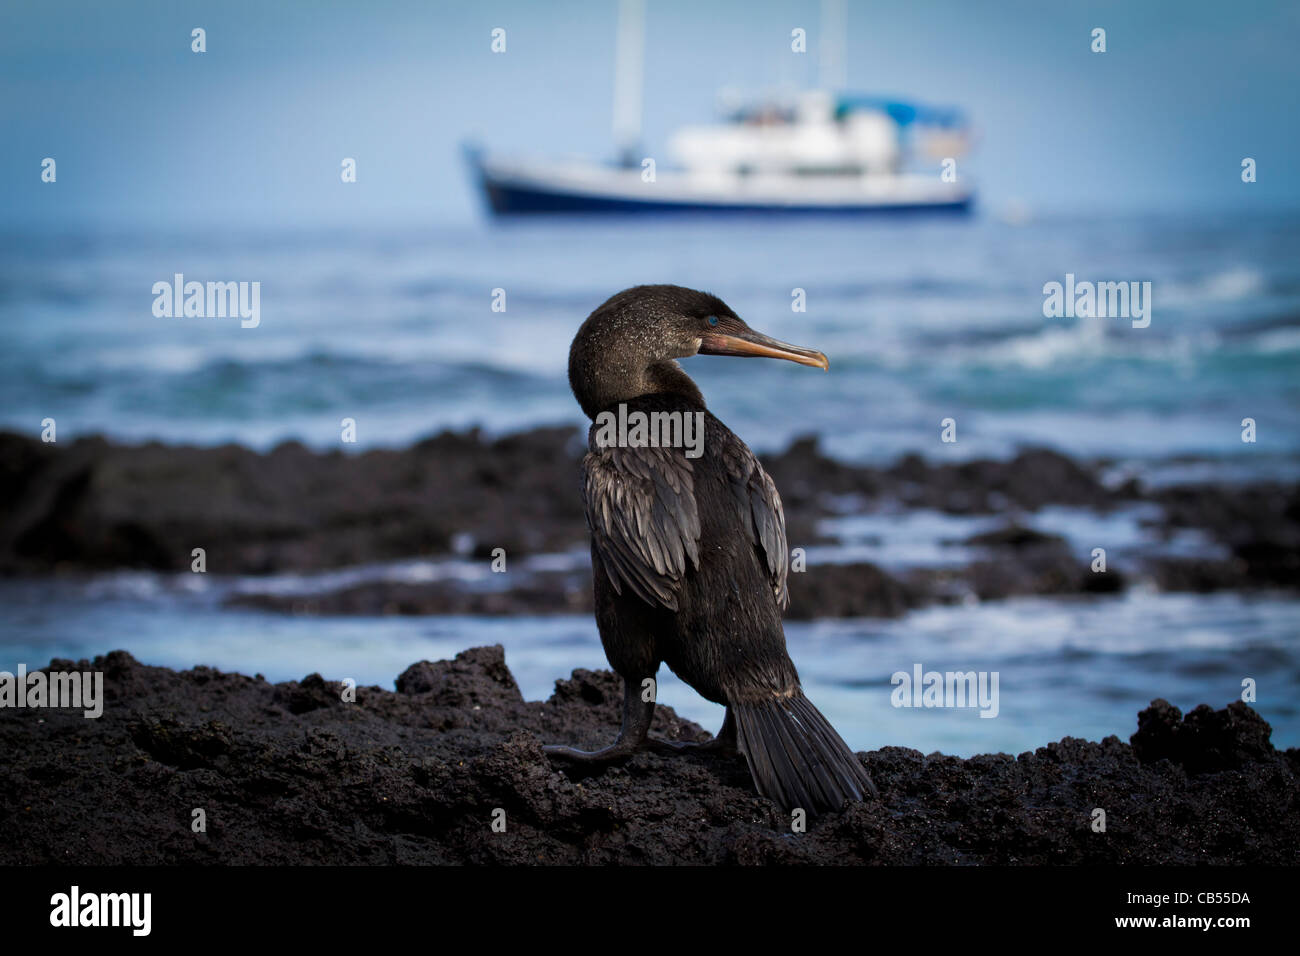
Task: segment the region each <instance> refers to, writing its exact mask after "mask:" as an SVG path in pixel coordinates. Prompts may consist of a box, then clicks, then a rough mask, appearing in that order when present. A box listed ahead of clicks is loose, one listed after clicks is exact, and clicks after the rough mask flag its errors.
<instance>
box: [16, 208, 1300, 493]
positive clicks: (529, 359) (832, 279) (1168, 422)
mask: <svg viewBox="0 0 1300 956" xmlns="http://www.w3.org/2000/svg"><path fill="white" fill-rule="evenodd" d="M178 272H179V273H182V274H183V275H184V276H185V277H186V279H187V280H198V281H232V280H233V281H247V282H253V281H257V282H260V283H261V287H260V288H261V303H260V304H261V318H260V325H258V327H256V328H242V327H241V326H240V323H239V321H238V320H236V319H230V318H225V319H220V318H155V317H154V315H153V312H152V305H153V300H154V295H153V293H152V287H153V284H154V283H155V282H158V281H166V282H170V281H171V280H172V277H173V275H174V274H175V273H178ZM1066 274H1073V275H1074V276H1076V278H1077V279H1078V280H1085V279H1086V280H1092V281H1139V282H1143V281H1145V282H1150V283H1151V289H1152V292H1151V296H1152V312H1151V323H1150V326H1149V327H1148V328H1145V329H1135V328H1133V327H1132V325H1131V322H1129V321H1127V320H1123V319H1046V318H1044V316H1043V301H1044V294H1043V291H1042V290H1043V285H1044V283H1047V282H1051V281H1057V282H1063V281H1064V280H1065V276H1066ZM643 282H675V283H678V284H682V285H689V286H694V287H698V288H706V289H709V290H711V291H713V292H715V293H717V294H718V295H720V296H721V297H722V298H723V299H725V300H726V301H727V302H728V303H729V304H730V305H731V306H732V307H733V308H734V309H735V310H736V311H737V312H738V313H739V314H740V315H741V316H742V317H744V318H745V319H747V320H748V321H749V323H750V324H751V325H753V326H754V327H755V328H758V329H760V330H762V331H765V332H768V333H769V334H772V335H775V336H777V337H778V338H783V339H786V340H788V341H792V342H795V343H798V344H804V345H809V346H813V347H816V348H819V349H821V350H822V351H824V352H825V353H826V354H827V355H828V356H830V359H831V370H830V372H829V373H821V372H819V371H816V370H813V369H808V368H804V367H801V366H795V365H793V364H789V363H778V362H758V361H756V360H752V359H751V360H744V361H741V360H736V359H728V358H718V357H697V358H695V359H692V360H689V361H688V362H687V363H686V366H687V369H688V371H689V372H690V373H691V374H692V375H693V376H695V377H696V379H697V380H698V381H699V382H700V384H701V386H702V388H703V390H704V393H705V396H706V398H707V399H708V400H709V403H710V407H712V408H713V409H714V410H715V411H716V412H717V413H718V414H719V415H720V416H721V417H722V418H723V420H724V421H726V422H728V424H730V425H731V426H732V427H733V429H734V430H736V431H737V432H738V433H739V434H740V435H741V436H742V437H743V438H745V439H746V440H747V441H748V442H749V443H750V444H751V445H752V446H753V447H755V448H758V449H763V450H767V449H776V448H780V447H782V446H784V445H785V444H786V443H787V442H788V441H789V440H790V439H791V438H792V437H793V436H796V435H800V434H808V433H815V434H818V435H820V436H821V437H822V438H823V440H824V442H825V444H826V446H827V447H828V448H829V449H830V450H831V451H832V452H834V453H836V454H838V455H842V456H845V457H850V458H854V459H858V460H876V461H888V460H892V459H893V458H895V457H896V456H897V455H899V454H900V453H903V452H906V451H916V452H919V453H921V454H926V455H929V456H931V457H939V456H944V457H971V456H979V455H1006V454H1009V453H1010V452H1011V451H1013V450H1014V448H1015V447H1016V446H1017V445H1020V444H1025V443H1033V444H1043V445H1050V446H1054V447H1058V448H1060V449H1061V450H1063V451H1065V452H1067V453H1069V454H1073V455H1083V456H1107V457H1114V458H1119V459H1123V460H1126V461H1128V460H1132V461H1134V462H1137V463H1144V464H1151V463H1158V462H1168V460H1169V459H1171V458H1176V457H1178V456H1197V457H1200V458H1205V459H1208V460H1211V461H1213V462H1214V463H1215V465H1216V466H1217V471H1212V473H1223V474H1225V475H1226V474H1232V473H1237V472H1243V471H1244V472H1245V473H1247V474H1249V473H1255V472H1262V471H1266V470H1268V469H1283V470H1285V471H1286V472H1287V473H1288V474H1291V473H1294V469H1295V460H1296V455H1297V452H1298V451H1300V417H1298V416H1297V414H1296V408H1297V407H1298V405H1300V402H1298V401H1297V400H1298V399H1300V376H1297V374H1296V373H1297V371H1298V370H1300V220H1296V219H1286V218H1278V219H1268V220H1264V221H1260V220H1259V219H1258V218H1255V219H1250V220H1246V219H1242V220H1231V219H1220V218H1203V219H1190V220H1186V219H1162V220H1147V219H1113V220H1106V219H1077V220H1071V219H1054V220H1047V221H1043V222H1036V223H1030V224H1027V225H1020V226H1016V225H1009V224H1005V223H1002V222H999V221H997V220H994V219H990V218H987V217H974V218H971V219H958V220H928V221H927V220H918V221H911V222H857V223H854V222H847V221H825V220H816V219H812V220H801V221H795V222H791V223H785V224H775V223H772V222H771V221H765V220H739V221H731V222H725V221H724V222H709V221H705V220H697V221H686V222H680V221H678V222H668V221H658V222H644V223H642V222H635V221H626V220H625V221H622V222H621V223H620V222H613V221H610V222H603V221H599V220H595V221H592V220H568V221H559V222H556V221H546V222H523V223H518V224H510V225H503V226H502V225H498V226H490V225H486V224H484V225H465V226H461V227H430V228H428V229H426V230H422V231H411V230H409V229H407V230H405V231H392V232H380V231H372V232H369V233H358V232H324V233H322V232H317V233H305V232H285V233H283V234H278V235H253V236H249V235H239V234H231V233H217V234H212V233H200V232H195V233H176V234H156V233H155V234H150V233H135V234H133V233H129V232H126V233H99V234H93V233H83V234H68V233H63V234H51V235H48V236H35V237H33V236H30V235H24V236H21V237H18V236H10V237H9V238H7V239H5V240H3V245H0V327H2V328H3V329H4V336H5V344H6V348H5V349H4V350H3V352H2V353H0V424H3V425H7V426H10V427H13V428H17V429H19V430H21V431H26V432H29V433H34V432H35V431H36V430H37V429H38V428H39V422H40V421H41V419H43V418H45V417H54V418H55V419H56V420H57V421H58V422H59V434H60V437H61V438H63V437H64V436H67V437H72V436H75V435H80V434H90V433H96V432H101V433H107V434H111V435H115V436H120V437H124V438H133V439H145V438H159V439H163V440H168V441H197V442H203V443H210V442H220V441H239V442H244V443H247V444H251V445H255V446H258V447H266V446H269V445H272V444H274V443H275V442H278V441H281V440H283V439H286V438H297V439H300V440H303V441H305V442H307V443H309V444H312V445H316V446H333V447H337V446H338V441H339V431H340V426H339V421H340V420H341V419H342V418H344V417H351V418H355V419H356V421H357V425H358V427H357V437H358V443H359V444H360V445H375V444H380V445H402V444H405V443H408V442H410V441H412V440H413V439H416V438H419V437H421V436H423V435H426V434H428V433H430V432H432V431H436V430H438V429H441V428H445V427H465V426H469V425H474V424H478V425H482V426H484V427H485V428H487V429H489V430H491V431H493V432H505V431H512V430H516V429H519V428H522V427H527V426H529V425H534V424H539V423H554V422H573V423H575V424H577V423H580V422H581V421H582V419H581V416H580V413H579V411H578V408H577V406H576V405H575V403H574V402H573V399H572V396H571V395H570V394H569V391H568V385H567V381H566V377H565V370H566V363H567V357H568V347H569V342H570V340H571V339H572V336H573V333H574V331H575V330H576V329H577V327H578V325H579V324H580V323H581V321H582V320H583V319H584V318H585V317H586V316H587V314H588V313H589V312H590V311H591V310H592V309H593V308H595V307H596V306H597V305H599V304H600V303H601V302H602V301H603V300H604V299H605V298H606V297H607V296H609V295H610V294H612V293H613V292H615V291H618V290H619V289H622V288H625V287H626V286H629V285H634V284H637V283H643ZM495 289H500V290H504V304H505V311H493V310H492V305H493V301H494V293H493V290H495ZM796 289H802V290H804V293H805V299H806V311H804V312H795V311H793V310H792V301H793V295H794V292H793V290H796ZM947 417H952V418H954V419H956V421H957V423H958V441H957V442H956V444H943V443H941V442H940V440H939V432H940V421H941V420H942V419H944V418H947ZM1246 417H1251V418H1254V419H1256V421H1257V422H1258V423H1259V426H1258V432H1259V440H1258V442H1257V443H1255V444H1253V445H1243V443H1242V442H1241V440H1240V431H1241V427H1240V422H1241V419H1242V418H1246Z"/></svg>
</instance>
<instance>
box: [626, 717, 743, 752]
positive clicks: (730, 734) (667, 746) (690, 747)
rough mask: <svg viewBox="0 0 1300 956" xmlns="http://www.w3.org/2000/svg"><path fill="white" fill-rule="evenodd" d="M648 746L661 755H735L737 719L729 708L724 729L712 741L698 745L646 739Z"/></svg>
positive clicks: (723, 723) (687, 742) (654, 738)
mask: <svg viewBox="0 0 1300 956" xmlns="http://www.w3.org/2000/svg"><path fill="white" fill-rule="evenodd" d="M646 746H648V747H650V748H651V749H653V750H655V751H658V752H659V753H673V754H679V753H728V754H730V753H735V752H736V719H735V717H734V716H732V713H731V708H730V707H728V708H727V716H726V718H724V719H723V721H722V727H721V728H720V729H719V730H718V735H717V736H716V737H714V738H713V739H712V740H706V741H704V742H703V743H696V742H695V741H693V740H660V739H658V738H657V737H649V738H647V739H646Z"/></svg>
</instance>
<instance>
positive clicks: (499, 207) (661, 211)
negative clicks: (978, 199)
mask: <svg viewBox="0 0 1300 956" xmlns="http://www.w3.org/2000/svg"><path fill="white" fill-rule="evenodd" d="M482 184H483V191H484V193H485V194H486V196H487V201H488V205H489V207H490V208H491V210H492V212H493V213H495V214H496V215H498V216H514V215H529V214H533V213H617V214H619V215H627V214H643V215H646V214H649V215H668V214H681V213H709V214H717V213H748V214H755V213H764V214H767V213H798V214H803V215H855V216H858V215H882V214H884V215H892V214H899V213H906V214H909V215H916V214H918V213H946V214H952V213H957V214H962V213H967V212H969V211H970V207H971V200H970V199H969V198H966V199H962V200H958V201H956V202H949V203H913V204H909V205H880V206H856V205H845V206H806V205H805V206H800V205H789V206H774V205H768V204H764V203H748V204H735V203H710V202H673V201H664V202H655V201H641V200H635V199H617V198H611V197H605V196H583V195H576V194H573V193H563V192H551V191H547V190H542V189H533V188H530V187H526V186H514V185H509V184H506V183H501V182H494V181H492V180H490V179H488V178H487V177H484V178H483V179H482Z"/></svg>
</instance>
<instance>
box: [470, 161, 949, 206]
mask: <svg viewBox="0 0 1300 956" xmlns="http://www.w3.org/2000/svg"><path fill="white" fill-rule="evenodd" d="M471 164H472V166H473V169H474V171H475V174H476V176H477V178H478V180H479V184H480V187H481V189H482V192H483V196H484V198H485V200H486V202H487V206H488V209H489V210H490V211H491V212H492V213H493V214H494V215H498V216H524V215H539V214H580V215H581V214H598V215H611V214H612V215H624V216H626V215H681V214H692V213H695V214H708V215H719V214H738V215H758V214H795V215H818V216H825V215H836V216H845V215H850V216H863V215H872V216H891V215H906V216H915V215H922V214H939V215H945V214H946V215H953V214H956V215H962V214H966V213H968V212H970V210H971V207H972V205H973V203H974V197H973V196H972V195H971V194H970V193H969V192H966V191H959V190H956V189H947V188H942V187H939V188H931V187H929V186H928V184H927V185H926V186H925V187H921V188H918V186H917V183H916V180H915V179H910V180H904V179H903V178H901V177H900V178H898V181H897V183H891V182H889V181H888V180H886V181H884V182H879V183H875V184H874V187H875V188H873V189H870V190H859V189H854V188H824V186H825V184H821V183H818V184H814V185H815V186H816V187H819V188H816V189H813V190H805V191H804V192H805V194H804V195H799V194H798V192H799V191H798V190H789V191H783V190H782V189H780V188H779V184H778V187H774V188H758V189H737V188H727V187H726V185H724V184H716V183H699V182H695V181H691V180H690V179H689V178H688V177H685V176H683V175H681V174H676V173H667V174H664V175H663V176H661V177H660V180H659V182H657V183H645V182H643V181H642V179H641V177H640V171H639V170H613V169H607V168H604V167H588V168H583V167H550V168H548V167H544V166H543V167H531V168H530V167H519V166H515V167H503V166H497V165H494V164H492V163H489V162H486V161H484V160H482V159H481V158H479V157H476V156H471ZM769 186H770V184H769Z"/></svg>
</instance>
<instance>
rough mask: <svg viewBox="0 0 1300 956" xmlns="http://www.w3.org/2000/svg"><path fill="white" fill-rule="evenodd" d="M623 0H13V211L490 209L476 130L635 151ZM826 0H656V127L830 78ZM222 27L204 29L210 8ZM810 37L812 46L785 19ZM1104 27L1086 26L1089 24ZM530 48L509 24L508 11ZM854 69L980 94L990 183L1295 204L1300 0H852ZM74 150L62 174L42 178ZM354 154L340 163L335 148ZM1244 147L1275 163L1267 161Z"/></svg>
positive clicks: (1, 26) (1047, 199) (197, 216)
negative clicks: (621, 97)
mask: <svg viewBox="0 0 1300 956" xmlns="http://www.w3.org/2000/svg"><path fill="white" fill-rule="evenodd" d="M615 11H616V8H615V5H614V3H613V2H529V3H492V2H474V3H443V2H428V0H426V2H419V3H385V2H375V3H364V4H353V3H333V2H311V3H309V2H275V3H267V2H264V0H254V2H230V0H223V2H219V3H206V2H175V0H167V2H123V3H111V4H106V3H102V2H97V0H96V2H61V0H41V2H9V3H6V4H4V5H3V8H2V9H0V120H2V122H0V128H2V129H3V137H4V149H3V151H2V152H0V174H2V175H0V182H2V183H3V185H2V186H0V189H2V190H3V194H2V195H0V198H2V200H3V201H2V202H0V205H2V206H3V208H4V210H5V214H4V215H5V219H6V222H5V223H4V225H9V226H19V227H22V226H25V225H29V224H34V223H49V224H63V223H68V224H75V223H78V222H81V221H91V222H96V223H105V224H122V225H129V224H137V223H140V224H156V223H160V222H162V223H177V224H182V225H183V224H186V223H204V222H214V223H217V222H222V223H224V222H237V223H243V224H246V225H249V226H254V227H258V228H262V227H273V226H287V227H293V226H296V225H303V226H310V225H317V224H332V223H344V224H346V223H357V224H364V223H370V222H390V221H393V222H411V223H424V222H447V221H464V220H470V219H473V218H476V217H477V216H479V215H480V213H479V209H478V203H477V197H476V196H475V195H474V194H473V192H472V190H471V188H470V183H469V180H468V177H467V175H466V172H465V169H464V164H463V161H462V158H461V156H460V152H459V145H460V143H461V142H462V141H464V140H466V139H474V140H477V141H479V142H481V143H483V144H485V145H486V146H488V147H492V148H498V149H504V150H509V151H515V152H518V151H529V152H537V153H543V154H550V153H580V154H588V155H592V156H608V155H610V154H611V153H612V143H611V137H610V114H611V101H612V92H613V90H612V87H613V84H612V77H613V39H614V24H615ZM819 21H820V4H819V3H817V2H811V3H798V2H770V0H748V2H700V0H696V2H681V0H647V52H646V86H645V140H646V152H647V154H649V155H655V154H656V152H660V153H662V151H663V147H664V145H665V142H666V140H667V137H668V135H669V133H670V132H671V131H672V130H673V129H674V128H675V127H676V126H678V125H680V124H683V123H688V122H700V121H707V120H708V119H710V118H711V116H712V115H713V109H714V105H715V95H716V93H717V91H718V89H719V88H721V87H723V86H734V87H741V88H745V89H750V90H763V89H772V88H775V87H778V86H786V87H792V86H793V87H801V86H808V85H811V84H812V83H813V82H815V80H816V66H817V56H816V49H817V41H818V36H817V31H818V29H819ZM195 26H201V27H204V28H205V29H206V30H207V42H208V52H207V53H205V54H202V55H199V54H194V53H191V52H190V30H191V29H192V28H193V27H195ZM796 26H801V27H804V28H805V29H806V30H807V31H808V35H809V42H810V52H809V54H808V55H805V56H802V57H801V56H797V55H796V54H793V53H791V52H790V44H789V37H790V30H791V29H792V28H794V27H796ZM1098 26H1100V27H1103V28H1105V29H1106V31H1107V45H1108V51H1107V52H1106V53H1105V54H1094V53H1092V52H1091V51H1090V49H1089V43H1090V32H1091V30H1092V28H1094V27H1098ZM493 27H503V28H505V29H506V31H507V43H508V50H507V52H506V53H505V54H503V55H495V54H492V53H491V52H490V50H489V40H490V31H491V30H492V28H493ZM848 29H849V35H848V42H847V45H848V66H847V73H848V81H849V82H848V85H849V87H851V88H853V89H856V90H861V91H867V92H880V93H887V94H893V95H901V96H906V97H913V98H917V99H921V100H926V101H933V102H936V103H940V104H952V105H956V106H960V107H962V108H963V109H965V110H966V112H967V113H968V115H969V116H970V117H971V119H972V121H973V122H974V124H975V126H976V128H977V130H978V132H979V136H980V141H979V147H978V149H977V151H976V153H975V155H974V156H973V157H972V158H971V160H970V163H969V165H968V167H967V168H966V170H965V171H966V172H968V173H970V174H971V175H973V176H974V177H975V178H976V180H977V182H978V183H979V186H980V189H981V199H982V200H983V202H984V204H985V206H986V207H991V208H994V209H996V208H999V207H1000V206H1003V205H1005V204H1008V203H1011V202H1013V201H1020V202H1025V203H1028V204H1029V206H1030V207H1031V208H1034V209H1038V210H1071V211H1074V210H1082V211H1088V210H1094V211H1099V212H1109V211H1116V210H1118V211H1139V212H1140V211H1144V210H1148V209H1160V210H1188V209H1196V208H1243V207H1244V208H1256V209H1259V208H1279V207H1296V206H1300V178H1298V177H1296V176H1295V175H1294V174H1293V173H1292V172H1291V167H1292V164H1293V162H1294V159H1295V157H1296V156H1297V155H1300V123H1298V122H1297V115H1298V110H1297V106H1298V105H1300V104H1298V103H1297V99H1298V98H1300V93H1298V92H1297V91H1300V57H1297V56H1296V54H1295V51H1296V49H1297V48H1298V47H1300V4H1295V3H1255V2H1245V3H1228V2H1221V3H1203V2H1141V3H1139V2H1133V0H1120V2H1074V3H1046V2H999V0H990V2H981V3H971V2H963V0H952V2H946V0H913V2H902V0H900V2H871V3H866V2H861V3H858V2H852V0H851V2H850V3H849V13H848ZM45 156H53V157H54V158H55V159H56V160H57V162H58V182H57V183H56V184H55V185H53V186H50V185H47V184H43V183H41V181H40V162H41V159H42V158H43V157H45ZM345 156H351V157H355V158H356V159H357V161H358V172H359V182H358V183H357V184H356V185H355V186H344V185H343V184H341V183H340V181H339V163H340V161H341V160H342V158H343V157H345ZM1244 156H1252V157H1254V158H1255V159H1256V160H1257V162H1258V164H1259V181H1258V182H1257V183H1255V184H1253V185H1249V186H1247V185H1244V184H1243V183H1242V182H1241V180H1240V174H1239V173H1240V163H1241V159H1242V157H1244Z"/></svg>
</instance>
